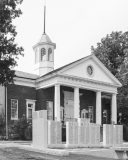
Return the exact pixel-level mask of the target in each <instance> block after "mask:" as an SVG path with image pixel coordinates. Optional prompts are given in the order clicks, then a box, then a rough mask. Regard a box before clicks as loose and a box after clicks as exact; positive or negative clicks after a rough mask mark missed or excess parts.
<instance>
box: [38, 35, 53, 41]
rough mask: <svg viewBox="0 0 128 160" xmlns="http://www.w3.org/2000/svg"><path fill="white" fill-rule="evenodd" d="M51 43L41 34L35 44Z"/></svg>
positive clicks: (47, 37) (46, 36)
mask: <svg viewBox="0 0 128 160" xmlns="http://www.w3.org/2000/svg"><path fill="white" fill-rule="evenodd" d="M40 42H42V43H52V41H51V39H50V38H49V36H48V35H47V34H42V35H41V37H40V38H39V40H38V42H37V43H40Z"/></svg>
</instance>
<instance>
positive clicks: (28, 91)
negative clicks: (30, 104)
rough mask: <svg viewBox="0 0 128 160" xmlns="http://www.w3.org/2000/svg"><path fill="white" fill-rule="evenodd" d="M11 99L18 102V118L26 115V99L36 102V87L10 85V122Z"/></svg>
mask: <svg viewBox="0 0 128 160" xmlns="http://www.w3.org/2000/svg"><path fill="white" fill-rule="evenodd" d="M11 99H17V100H18V118H22V116H23V114H25V115H26V99H32V100H36V90H35V88H34V87H27V86H20V85H14V84H10V85H8V87H7V105H8V121H9V120H10V119H11Z"/></svg>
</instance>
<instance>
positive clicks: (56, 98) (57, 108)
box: [54, 84, 60, 121]
mask: <svg viewBox="0 0 128 160" xmlns="http://www.w3.org/2000/svg"><path fill="white" fill-rule="evenodd" d="M54 117H55V120H57V121H60V85H59V84H56V85H55V96H54Z"/></svg>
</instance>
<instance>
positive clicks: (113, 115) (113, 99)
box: [111, 93, 117, 124]
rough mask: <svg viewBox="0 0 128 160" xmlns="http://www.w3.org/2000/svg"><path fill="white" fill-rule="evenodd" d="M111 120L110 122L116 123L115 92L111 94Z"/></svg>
mask: <svg viewBox="0 0 128 160" xmlns="http://www.w3.org/2000/svg"><path fill="white" fill-rule="evenodd" d="M111 112H112V114H111V118H112V119H111V120H112V123H113V122H114V124H117V101H116V94H115V93H114V94H112V105H111Z"/></svg>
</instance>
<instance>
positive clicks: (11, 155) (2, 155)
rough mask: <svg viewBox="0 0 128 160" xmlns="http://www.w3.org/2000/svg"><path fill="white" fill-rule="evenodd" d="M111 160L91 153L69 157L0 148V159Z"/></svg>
mask: <svg viewBox="0 0 128 160" xmlns="http://www.w3.org/2000/svg"><path fill="white" fill-rule="evenodd" d="M11 159H12V160H112V159H110V158H102V157H95V156H91V155H82V154H70V156H69V157H61V156H53V155H48V154H43V153H36V152H31V151H26V150H22V149H19V148H17V147H7V148H0V160H11Z"/></svg>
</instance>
